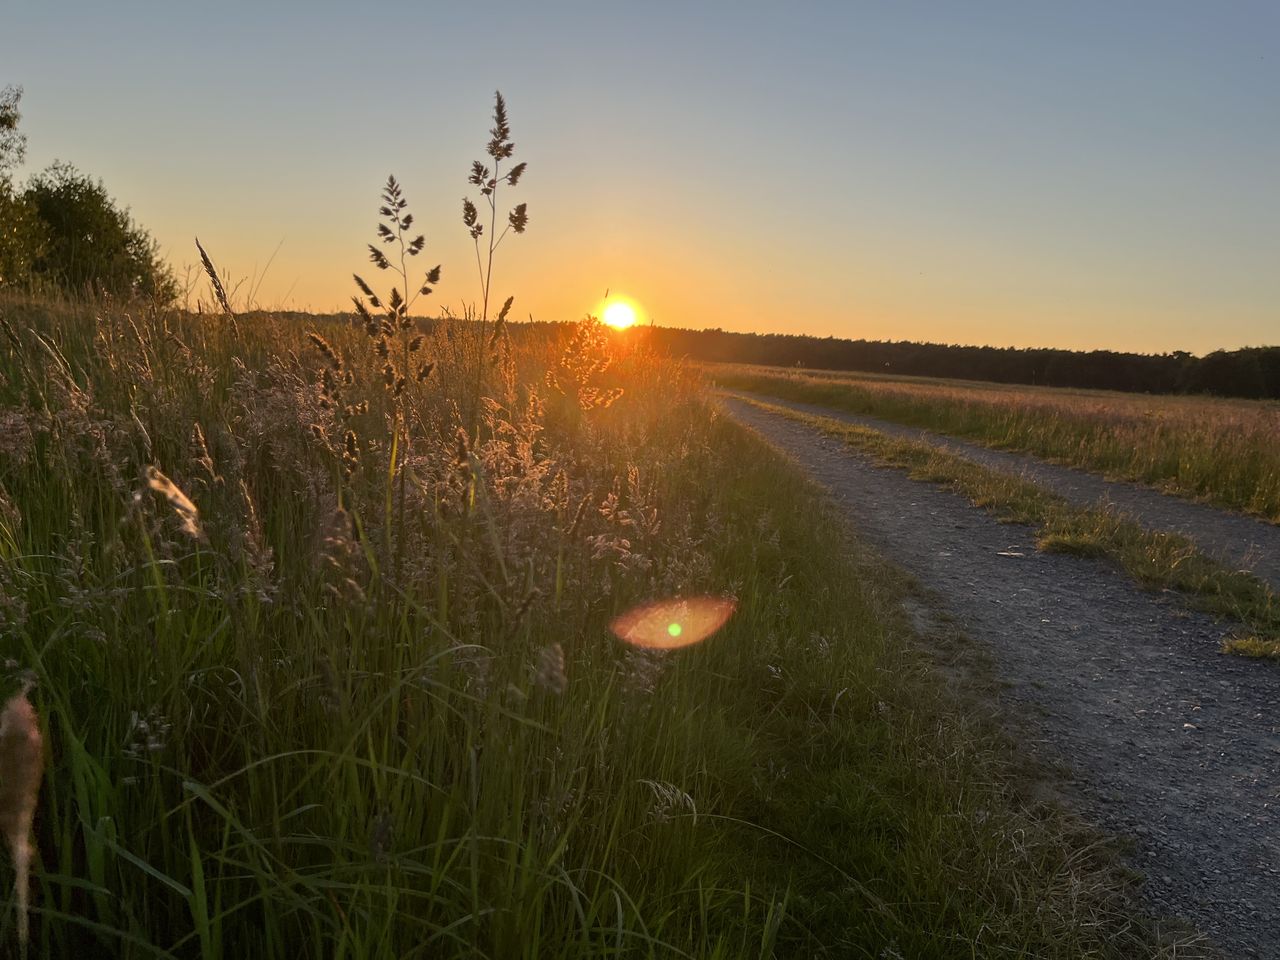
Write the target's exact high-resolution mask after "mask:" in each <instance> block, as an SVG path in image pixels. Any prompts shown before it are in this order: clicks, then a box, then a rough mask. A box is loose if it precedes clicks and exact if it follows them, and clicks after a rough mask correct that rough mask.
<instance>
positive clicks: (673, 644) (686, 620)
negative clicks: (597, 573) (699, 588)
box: [609, 597, 738, 650]
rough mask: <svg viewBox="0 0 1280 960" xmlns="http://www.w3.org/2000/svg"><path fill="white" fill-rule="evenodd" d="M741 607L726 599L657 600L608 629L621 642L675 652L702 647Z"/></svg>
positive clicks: (640, 607) (615, 622)
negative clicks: (679, 648) (676, 650)
mask: <svg viewBox="0 0 1280 960" xmlns="http://www.w3.org/2000/svg"><path fill="white" fill-rule="evenodd" d="M737 607H738V604H737V602H736V601H734V600H729V599H727V598H725V597H684V598H678V599H672V600H657V601H655V602H653V603H646V604H643V605H642V606H639V607H632V608H631V609H630V610H628V611H627V612H626V613H623V614H621V615H619V616H618V617H616V618H614V620H613V622H612V623H610V624H609V629H610V630H612V631H613V632H614V634H615V635H616V636H617V638H618V639H619V640H622V641H624V642H626V643H629V644H631V645H632V646H635V647H645V648H647V649H650V650H674V649H676V648H677V647H688V646H691V645H692V644H695V643H701V642H702V641H703V640H705V639H707V637H709V636H711V635H712V634H713V633H715V632H716V631H717V630H719V629H720V628H721V627H723V626H724V625H725V623H726V622H727V621H728V619H729V618H730V617H731V616H733V611H734V610H736V609H737Z"/></svg>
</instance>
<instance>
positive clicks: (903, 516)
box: [724, 398, 1280, 958]
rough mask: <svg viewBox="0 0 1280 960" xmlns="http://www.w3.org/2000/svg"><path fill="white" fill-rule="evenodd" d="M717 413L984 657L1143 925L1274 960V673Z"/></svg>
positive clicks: (1279, 920) (913, 492) (779, 430)
mask: <svg viewBox="0 0 1280 960" xmlns="http://www.w3.org/2000/svg"><path fill="white" fill-rule="evenodd" d="M724 405H725V407H726V409H727V410H728V412H729V413H730V414H731V415H732V416H733V417H734V418H735V419H737V420H738V421H739V422H740V423H743V424H744V425H746V426H748V427H750V428H752V429H754V430H756V431H757V432H759V433H760V434H761V435H763V436H764V437H765V438H766V439H767V440H768V441H770V442H771V443H772V444H774V445H775V446H776V447H778V448H779V449H781V450H782V451H784V452H785V453H787V454H788V455H789V456H791V457H792V458H793V459H794V460H796V461H797V462H798V463H799V464H800V465H801V466H802V467H803V468H804V469H805V470H807V471H808V472H809V473H810V474H811V475H812V476H813V477H814V478H815V479H817V480H818V481H819V482H821V483H822V484H823V485H824V486H826V487H827V488H828V489H829V490H830V491H831V492H832V494H833V495H834V496H835V498H836V500H837V502H838V503H839V505H840V506H841V507H842V508H843V510H844V511H845V512H846V513H847V515H848V516H849V517H850V519H851V520H852V522H853V525H854V527H855V528H856V529H857V531H858V533H859V535H860V537H861V538H862V539H863V540H865V541H867V542H869V543H870V544H872V545H873V546H874V547H876V548H877V549H878V550H879V551H880V552H881V553H882V554H883V555H884V556H885V557H886V558H887V559H888V560H890V561H891V562H893V563H895V564H897V565H899V566H901V567H902V568H904V569H905V570H907V571H908V572H909V573H911V574H912V575H913V576H915V577H916V578H917V579H918V580H919V581H920V582H921V583H922V584H923V585H924V586H925V587H926V588H927V589H928V590H929V592H930V593H932V594H933V595H934V596H935V597H936V598H937V601H938V602H939V603H940V605H941V606H942V607H943V609H944V610H945V611H946V612H947V613H949V614H950V615H951V616H953V617H954V618H955V619H956V620H957V621H958V622H959V625H960V627H961V629H963V631H964V632H965V633H966V634H968V635H969V636H970V637H971V638H973V639H974V640H975V641H977V642H979V643H981V644H983V646H984V648H985V649H986V650H987V651H988V652H989V654H990V656H991V657H992V660H993V662H994V665H995V669H996V671H997V673H998V675H999V678H1000V679H1001V680H1002V681H1004V682H1005V683H1006V684H1007V687H1006V690H1005V693H1004V694H1003V695H1002V696H1003V697H1004V698H1005V701H1006V702H1005V703H1004V706H1005V707H1006V708H1008V714H1009V715H1010V717H1011V720H1012V721H1013V722H1014V723H1015V724H1016V726H1017V728H1018V729H1019V730H1022V731H1025V738H1024V739H1025V740H1026V741H1027V742H1032V741H1035V742H1040V743H1041V744H1042V747H1041V755H1042V757H1043V758H1044V759H1048V760H1050V761H1054V762H1056V763H1059V764H1061V765H1064V766H1065V767H1066V768H1068V769H1069V770H1070V771H1072V773H1071V774H1070V776H1072V777H1073V778H1074V779H1073V782H1072V783H1071V787H1072V789H1071V790H1070V791H1069V793H1070V795H1071V796H1072V802H1073V803H1074V804H1075V805H1076V806H1077V807H1079V811H1080V812H1081V813H1082V814H1083V815H1084V816H1085V817H1086V818H1087V819H1089V820H1090V821H1092V822H1093V823H1095V824H1097V825H1098V826H1100V827H1102V828H1103V829H1105V830H1107V831H1109V832H1113V833H1117V834H1121V835H1123V836H1126V837H1129V838H1132V840H1133V841H1134V851H1133V854H1132V856H1131V864H1132V866H1134V867H1135V868H1136V869H1138V870H1140V871H1141V872H1142V873H1143V875H1144V876H1145V878H1146V880H1145V883H1144V885H1143V891H1144V894H1145V896H1146V897H1147V900H1148V903H1149V906H1150V908H1151V910H1152V911H1153V912H1154V913H1156V914H1163V915H1168V916H1174V917H1179V918H1181V919H1184V920H1186V921H1188V922H1190V923H1191V924H1193V925H1194V926H1195V927H1196V928H1197V929H1199V930H1201V931H1202V932H1204V933H1205V934H1207V935H1208V936H1210V937H1211V938H1212V939H1213V940H1214V942H1215V943H1217V944H1218V945H1219V946H1220V947H1221V948H1222V949H1223V950H1224V952H1225V953H1226V955H1227V956H1229V957H1265V958H1272V957H1280V670H1277V669H1276V668H1275V666H1274V665H1273V664H1270V663H1260V662H1257V661H1252V660H1247V659H1245V658H1240V657H1230V656H1224V655H1223V654H1221V653H1219V645H1220V643H1221V640H1222V637H1223V636H1224V635H1225V634H1226V633H1227V632H1228V631H1229V630H1230V629H1231V628H1232V626H1233V625H1232V624H1230V623H1225V622H1218V621H1216V620H1214V619H1213V618H1211V617H1208V616H1205V615H1202V614H1198V613H1193V612H1189V611H1187V610H1186V609H1185V608H1184V607H1183V606H1182V605H1180V604H1179V603H1178V602H1177V600H1176V598H1174V597H1173V596H1170V595H1167V594H1153V593H1146V592H1143V591H1142V590H1141V589H1140V588H1139V587H1138V586H1137V585H1136V584H1134V583H1133V582H1132V581H1131V580H1130V579H1129V578H1128V577H1127V576H1125V575H1124V574H1123V573H1122V572H1121V571H1119V570H1117V569H1115V568H1114V567H1111V566H1109V565H1107V564H1106V563H1105V562H1103V561H1098V560H1090V559H1086V558H1081V557H1075V556H1069V555H1064V554H1049V553H1040V552H1037V551H1036V548H1035V544H1034V538H1033V533H1032V531H1031V530H1030V529H1029V528H1027V527H1020V526H1011V525H1004V524H1000V523H997V522H996V521H995V520H994V519H993V518H992V517H991V516H990V515H988V514H987V513H985V512H984V511H982V510H981V509H979V508H976V507H974V506H972V505H971V504H970V503H968V502H967V501H966V500H964V499H963V498H962V497H961V496H959V495H958V494H956V493H953V492H951V491H948V490H944V489H941V488H938V487H934V486H931V485H929V484H926V483H921V482H916V481H913V480H911V479H909V478H908V477H907V475H906V474H905V472H903V471H901V470H896V469H892V468H887V467H882V466H878V465H876V464H874V463H873V462H872V461H871V460H869V459H868V458H866V457H864V456H861V455H859V454H857V453H856V452H854V451H852V450H850V449H849V448H848V447H846V446H845V445H844V444H843V443H840V442H839V441H836V440H834V439H831V438H828V437H825V436H823V435H822V434H821V433H819V432H818V431H817V430H814V429H813V428H811V427H808V426H806V425H804V424H801V423H797V422H795V421H792V420H789V419H787V418H784V417H781V416H778V415H776V414H771V413H768V412H766V411H763V410H761V409H759V408H757V407H753V406H751V405H749V404H747V403H744V402H742V401H740V400H735V399H732V398H726V399H725V400H724ZM790 406H796V407H797V408H799V409H805V408H803V407H801V406H799V405H794V404H791V405H790ZM821 412H822V413H823V415H826V416H835V414H833V413H832V412H831V411H827V410H823V411H821ZM858 422H862V421H861V420H859V421H858ZM1055 469H1057V468H1055ZM1073 472H1074V471H1073ZM1036 479H1038V477H1037V478H1036ZM1135 489H1140V488H1135ZM1153 495H1154V496H1159V494H1153ZM1189 506H1195V505H1189Z"/></svg>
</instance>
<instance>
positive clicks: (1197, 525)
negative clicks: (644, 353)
mask: <svg viewBox="0 0 1280 960" xmlns="http://www.w3.org/2000/svg"><path fill="white" fill-rule="evenodd" d="M728 395H729V396H733V394H728ZM737 395H738V396H744V397H746V396H754V395H752V394H746V393H742V394H737ZM756 399H759V400H763V401H766V402H768V403H772V404H775V405H777V406H780V407H788V408H790V409H792V410H799V411H802V412H804V413H812V414H816V415H818V416H821V417H830V418H831V419H833V420H840V421H843V422H844V423H855V424H858V425H860V426H864V427H870V428H872V429H873V430H880V431H882V432H884V433H887V434H889V435H890V436H895V437H903V438H906V439H908V440H921V441H924V442H925V443H930V444H933V445H934V446H938V447H941V448H943V449H945V450H947V451H949V452H951V453H955V454H959V455H960V456H963V457H965V458H967V459H969V460H973V461H975V462H977V463H981V464H983V465H984V466H988V467H994V468H995V469H997V470H1003V471H1005V472H1006V473H1015V474H1019V475H1021V476H1025V477H1026V478H1027V479H1029V480H1034V481H1035V482H1036V483H1038V484H1039V485H1040V486H1042V487H1044V488H1045V489H1047V490H1052V491H1053V492H1054V493H1056V494H1058V495H1059V496H1061V497H1063V498H1065V499H1067V500H1069V501H1071V502H1072V503H1075V504H1079V505H1081V506H1096V505H1097V504H1099V503H1109V504H1112V505H1113V506H1115V507H1116V508H1118V509H1119V510H1120V511H1121V512H1123V513H1126V514H1128V515H1129V516H1131V517H1133V518H1134V519H1135V520H1137V521H1138V522H1139V523H1141V524H1142V525H1143V526H1144V527H1146V528H1147V529H1148V530H1169V531H1172V532H1174V533H1180V534H1182V535H1183V536H1185V537H1187V538H1189V539H1190V540H1192V541H1193V542H1194V543H1195V544H1196V546H1198V547H1199V548H1200V549H1201V550H1202V551H1204V552H1205V553H1207V554H1208V555H1209V556H1211V557H1214V558H1215V559H1217V560H1218V561H1219V562H1222V563H1225V564H1227V565H1229V566H1231V567H1233V568H1234V569H1237V570H1248V571H1249V572H1251V573H1253V574H1254V575H1255V576H1256V577H1258V579H1260V580H1262V581H1263V582H1265V583H1267V584H1268V585H1269V586H1270V587H1271V588H1272V589H1273V590H1277V591H1280V526H1277V525H1276V524H1271V523H1267V522H1266V521H1265V520H1258V519H1255V518H1253V517H1249V516H1246V515H1245V514H1242V513H1233V512H1231V511H1229V510H1222V509H1219V508H1218V507H1213V506H1210V505H1208V504H1203V503H1193V502H1191V501H1189V500H1180V499H1178V498H1176V497H1171V496H1168V495H1166V494H1163V493H1161V492H1160V491H1158V490H1155V489H1153V488H1151V487H1144V486H1141V485H1139V484H1136V483H1125V482H1124V481H1116V480H1106V479H1104V478H1103V477H1101V476H1099V475H1098V474H1096V473H1089V472H1087V471H1084V470H1076V469H1073V468H1072V467H1063V466H1059V465H1057V464H1053V463H1046V462H1045V461H1044V460H1041V459H1039V458H1037V457H1033V456H1031V455H1029V454H1025V453H1011V452H1009V451H1005V450H992V449H990V448H988V447H982V446H979V445H977V444H974V443H966V442H965V441H963V440H956V439H954V438H952V437H944V436H942V435H941V434H937V433H932V432H930V431H928V430H921V429H919V428H917V427H904V426H902V425H901V424H897V423H890V422H889V421H888V420H878V419H876V418H875V417H867V416H863V415H862V414H857V413H849V412H848V411H844V410H835V409H832V408H830V407H818V406H814V405H812V404H808V403H797V402H795V401H791V400H779V399H776V398H774V397H767V396H763V395H761V396H756Z"/></svg>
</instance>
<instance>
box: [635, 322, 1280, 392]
mask: <svg viewBox="0 0 1280 960" xmlns="http://www.w3.org/2000/svg"><path fill="white" fill-rule="evenodd" d="M649 336H650V337H651V338H652V342H653V344H654V346H657V347H659V348H661V349H664V350H666V351H668V352H670V353H672V354H674V355H677V356H688V357H690V358H691V359H695V360H706V361H714V362H726V363H761V364H770V365H773V366H783V367H796V366H799V367H806V368H809V369H815V370H857V371H863V372H868V373H892V374H902V375H907V376H920V377H955V378H958V379H963V380H990V381H993V382H995V383H1028V384H1040V385H1044V386H1052V387H1084V388H1089V389H1097V390H1123V391H1127V392H1132V393H1211V394H1216V395H1218V396H1224V397H1249V398H1254V399H1263V398H1270V399H1277V398H1280V346H1273V347H1247V348H1245V349H1242V350H1217V351H1214V352H1213V353H1210V354H1208V355H1207V356H1204V357H1197V356H1194V355H1193V354H1190V353H1186V352H1185V351H1181V350H1177V351H1174V352H1173V353H1160V354H1145V353H1117V352H1115V351H1112V350H1090V351H1087V352H1084V351H1074V350H1052V349H1046V348H1035V349H1016V348H1013V347H973V346H958V345H951V344H941V343H910V342H908V341H905V340H903V341H882V340H837V339H836V338H834V337H826V338H821V337H807V336H799V335H794V334H781V333H766V334H758V333H731V332H729V331H726V330H719V329H715V330H676V329H667V328H663V327H653V328H649Z"/></svg>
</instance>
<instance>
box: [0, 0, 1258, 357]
mask: <svg viewBox="0 0 1280 960" xmlns="http://www.w3.org/2000/svg"><path fill="white" fill-rule="evenodd" d="M436 6H439V7H440V8H441V9H432V8H433V7H436ZM10 83H13V84H21V85H22V86H24V87H25V90H26V93H25V96H24V98H23V101H22V108H23V122H22V129H23V130H25V132H26V133H27V136H28V157H27V163H26V165H25V168H24V170H23V171H22V172H21V173H22V175H23V176H25V174H26V173H29V172H32V171H35V170H38V169H40V168H41V167H43V166H45V165H46V164H48V163H49V162H50V161H52V160H53V159H55V158H58V159H62V160H68V161H71V162H72V163H74V164H75V165H76V166H78V167H79V168H80V169H82V170H84V171H85V172H88V173H90V174H92V175H94V176H96V177H101V178H102V179H103V180H104V181H105V183H106V186H107V188H108V190H109V191H110V192H111V193H112V194H113V195H115V196H116V197H117V198H118V199H119V200H120V202H121V203H123V204H127V205H128V206H130V207H131V208H132V211H133V213H134V215H135V216H136V218H137V220H138V221H139V222H140V223H141V224H143V225H144V226H146V227H147V228H148V229H150V230H151V232H152V233H153V234H154V235H155V236H156V238H157V239H158V240H159V241H160V243H161V244H162V246H163V248H164V250H165V252H166V255H167V256H168V257H169V258H170V260H171V261H172V262H173V263H174V264H175V266H176V267H177V269H178V273H179V275H180V276H182V275H183V273H184V271H185V268H186V267H187V265H189V264H192V263H195V262H196V253H195V246H194V243H193V237H194V236H196V235H199V237H200V239H201V241H202V242H203V243H204V244H205V246H206V248H207V249H208V250H209V252H210V253H211V254H212V256H213V257H214V259H215V260H216V261H217V263H218V264H219V265H220V266H221V267H222V268H224V269H225V270H226V271H227V272H228V273H230V275H231V276H232V277H233V278H235V279H239V278H242V277H243V278H251V277H253V276H254V275H255V274H261V273H262V270H263V268H264V266H265V265H266V263H267V260H268V259H269V258H270V257H271V256H272V252H273V251H274V250H276V248H277V246H279V252H278V254H277V255H276V256H275V260H274V262H273V263H272V264H271V267H270V269H269V271H267V273H266V275H265V278H264V279H261V282H260V284H259V285H258V289H257V296H256V299H257V301H258V302H259V303H260V304H261V305H263V306H267V307H290V308H295V309H313V310H331V309H335V308H343V307H344V305H345V304H347V303H348V302H349V297H350V294H351V293H352V292H353V287H352V283H351V279H350V276H351V273H352V272H353V271H360V272H362V273H364V272H368V271H369V270H370V269H371V268H370V266H369V264H368V263H367V261H366V259H365V256H364V254H363V253H362V251H363V250H364V246H365V244H366V243H367V242H368V241H369V240H370V239H372V233H373V228H374V226H375V224H376V221H377V208H378V205H379V204H378V192H379V189H380V187H381V185H382V182H383V181H384V180H385V178H386V176H387V174H388V173H390V172H394V173H395V174H396V176H397V177H399V178H400V180H401V181H402V183H403V184H404V187H405V190H406V194H407V196H408V198H409V201H410V205H411V206H410V209H411V210H412V211H414V213H415V215H416V217H417V220H418V223H419V225H421V226H422V227H423V228H424V230H425V232H426V234H427V250H426V254H425V258H426V259H427V260H428V261H429V262H430V264H434V263H436V262H439V263H442V264H443V267H444V277H443V281H442V283H441V285H440V286H439V288H438V291H437V294H436V296H437V297H438V304H439V305H449V306H452V307H453V308H454V309H455V310H456V309H458V308H459V305H460V303H461V302H462V301H464V300H471V299H474V298H475V297H476V295H477V291H478V282H477V277H476V272H475V258H474V254H473V252H472V250H471V248H470V239H469V238H468V237H467V235H466V232H465V230H464V228H463V227H462V225H461V222H460V207H461V200H462V197H463V196H464V195H465V194H466V193H467V192H468V190H472V189H473V188H470V187H469V186H468V184H467V183H466V176H467V172H468V168H469V166H470V162H471V161H472V160H473V159H476V158H478V157H480V156H481V154H482V149H483V145H484V143H485V142H486V140H487V130H488V127H489V124H490V111H491V108H492V96H493V90H494V89H495V88H497V89H501V90H502V92H503V93H504V95H505V96H506V98H507V100H508V104H509V106H510V110H511V120H512V127H513V134H514V139H515V141H516V144H517V149H516V159H517V160H525V161H527V162H528V164H529V168H528V173H527V174H526V175H525V179H524V181H523V182H522V183H521V184H520V186H519V188H518V190H516V191H515V192H514V194H512V196H511V200H512V202H516V201H519V200H524V201H527V202H528V204H529V212H530V218H531V220H530V226H529V230H528V232H527V233H526V234H525V235H524V236H522V237H517V238H514V241H511V242H508V243H506V244H504V246H503V249H502V251H501V252H500V259H499V263H498V268H497V272H496V281H495V293H497V294H499V295H501V296H505V295H506V294H508V293H513V294H515V295H516V307H515V311H514V312H515V314H516V315H517V316H519V317H521V318H523V317H526V316H527V315H528V314H530V313H532V314H533V316H534V317H535V318H537V319H546V320H551V319H576V318H577V317H580V316H581V315H582V314H583V313H585V312H587V311H589V310H592V309H594V308H596V307H597V306H598V304H599V301H600V298H601V295H602V294H603V293H604V291H605V289H606V288H609V289H611V290H613V291H615V292H622V293H625V294H627V295H629V296H630V297H632V298H634V300H635V301H636V302H637V303H639V304H640V305H642V307H643V308H644V310H645V311H647V314H648V316H645V317H643V318H642V319H644V320H647V319H648V318H649V316H652V317H653V318H654V319H655V320H656V322H657V323H659V324H661V325H666V326H683V327H696V328H700V327H723V328H725V329H731V330H754V331H781V332H791V333H812V334H818V335H822V336H825V335H835V336H843V337H868V338H874V339H912V340H933V341H943V342H962V343H990V344H997V345H1017V346H1062V347H1073V348H1094V347H1107V348H1113V349H1126V350H1140V351H1163V350H1170V349H1188V350H1192V351H1195V352H1205V351H1208V350H1212V349H1215V348H1218V347H1228V348H1231V347H1239V346H1243V345H1250V344H1260V343H1276V342H1280V3H1276V2H1274V0H1268V2H1258V3H1205V2H1159V3H1115V2H1114V0H1112V2H1105V3H1102V2H1100V3H1069V4H1068V3H1062V4H1052V5H1051V4H1040V3H1023V2H1009V3H987V2H973V3H963V4H960V3H933V4H913V3H881V4H870V3H866V4H854V3H831V4H817V3H813V4H804V3H796V4H786V5H784V4H781V3H778V4H754V3H742V2H739V3H718V4H696V5H695V4H685V3H664V2H660V0H649V2H645V3H632V4H613V3H605V2H585V3H579V4H568V3H556V2H548V3H526V4H523V5H520V6H509V5H507V4H493V3H490V4H468V5H462V4H450V5H448V8H445V5H433V4H428V3H423V2H421V0H419V2H414V3H402V4H352V3H349V4H330V3H323V2H310V3H306V4H297V5H287V4H283V3H265V2H261V3H252V4H251V3H241V2H235V0H228V2H224V3H221V4H216V5H213V6H210V5H207V4H204V5H197V4H180V3H158V2H157V3H136V2H119V3H110V4H107V3H67V2H58V0H44V2H39V3H33V2H26V0H17V3H16V4H15V3H12V2H11V3H6V4H5V7H4V11H3V13H0V86H3V85H5V84H10ZM249 287H250V283H249V282H248V280H246V282H245V283H244V284H243V285H242V286H241V287H240V292H239V295H238V296H239V298H240V299H241V300H243V299H244V298H245V297H246V296H247V293H248V290H249ZM199 292H200V293H201V294H203V293H204V287H203V286H201V287H199Z"/></svg>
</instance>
